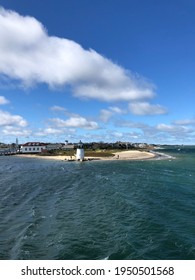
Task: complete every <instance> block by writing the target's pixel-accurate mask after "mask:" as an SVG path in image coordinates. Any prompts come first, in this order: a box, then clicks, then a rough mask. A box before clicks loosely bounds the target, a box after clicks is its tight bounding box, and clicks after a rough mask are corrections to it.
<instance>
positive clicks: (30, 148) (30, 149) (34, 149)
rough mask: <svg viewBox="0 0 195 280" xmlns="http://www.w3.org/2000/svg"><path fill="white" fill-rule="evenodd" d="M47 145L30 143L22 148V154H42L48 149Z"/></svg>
mask: <svg viewBox="0 0 195 280" xmlns="http://www.w3.org/2000/svg"><path fill="white" fill-rule="evenodd" d="M46 146H47V144H45V143H40V142H28V143H25V144H23V145H22V146H21V149H20V152H21V153H28V154H29V153H32V154H33V153H41V152H42V151H43V150H45V149H46Z"/></svg>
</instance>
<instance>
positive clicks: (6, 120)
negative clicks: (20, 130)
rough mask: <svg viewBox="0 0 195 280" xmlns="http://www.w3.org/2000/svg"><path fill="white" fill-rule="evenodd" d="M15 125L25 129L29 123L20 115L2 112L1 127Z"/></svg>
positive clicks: (0, 112)
mask: <svg viewBox="0 0 195 280" xmlns="http://www.w3.org/2000/svg"><path fill="white" fill-rule="evenodd" d="M7 125H15V126H20V127H25V126H27V125H28V123H27V121H26V120H25V119H24V118H23V117H21V116H19V115H11V114H10V113H9V112H6V111H2V110H0V126H7Z"/></svg>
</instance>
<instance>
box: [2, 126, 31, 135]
mask: <svg viewBox="0 0 195 280" xmlns="http://www.w3.org/2000/svg"><path fill="white" fill-rule="evenodd" d="M2 133H3V134H4V135H6V136H15V137H28V136H30V135H31V133H32V131H31V130H28V129H23V128H21V127H14V126H5V127H4V128H3V129H2Z"/></svg>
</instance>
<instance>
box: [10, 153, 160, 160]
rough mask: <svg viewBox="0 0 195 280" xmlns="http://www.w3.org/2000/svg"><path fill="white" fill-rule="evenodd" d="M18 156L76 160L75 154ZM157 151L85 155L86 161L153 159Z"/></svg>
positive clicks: (23, 155) (20, 155)
mask: <svg viewBox="0 0 195 280" xmlns="http://www.w3.org/2000/svg"><path fill="white" fill-rule="evenodd" d="M16 156H17V157H24V158H40V159H47V160H60V161H75V160H76V158H75V157H74V156H62V155H59V156H43V155H38V154H36V155H35V154H34V155H30V154H19V155H16ZM157 156H158V154H157V153H152V152H145V151H143V152H142V151H122V152H117V153H114V154H113V157H98V154H97V157H85V161H90V160H144V159H152V158H155V157H157Z"/></svg>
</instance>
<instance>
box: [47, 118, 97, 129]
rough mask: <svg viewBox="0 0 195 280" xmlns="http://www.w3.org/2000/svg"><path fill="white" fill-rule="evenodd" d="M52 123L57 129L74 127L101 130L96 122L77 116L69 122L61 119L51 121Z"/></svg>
mask: <svg viewBox="0 0 195 280" xmlns="http://www.w3.org/2000/svg"><path fill="white" fill-rule="evenodd" d="M50 122H52V124H54V125H55V126H56V127H72V128H84V129H97V128H99V126H98V124H97V123H96V122H94V121H88V120H87V119H85V118H83V117H81V116H77V117H71V118H69V119H67V120H63V119H60V118H54V119H50Z"/></svg>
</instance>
